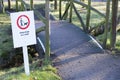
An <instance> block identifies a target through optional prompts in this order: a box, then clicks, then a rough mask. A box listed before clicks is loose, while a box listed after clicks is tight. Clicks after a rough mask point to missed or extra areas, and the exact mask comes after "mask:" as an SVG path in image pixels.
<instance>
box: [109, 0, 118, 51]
mask: <svg viewBox="0 0 120 80" xmlns="http://www.w3.org/2000/svg"><path fill="white" fill-rule="evenodd" d="M117 9H118V0H112V27H111V39H110V46H111V49H114V48H115V45H116V26H117Z"/></svg>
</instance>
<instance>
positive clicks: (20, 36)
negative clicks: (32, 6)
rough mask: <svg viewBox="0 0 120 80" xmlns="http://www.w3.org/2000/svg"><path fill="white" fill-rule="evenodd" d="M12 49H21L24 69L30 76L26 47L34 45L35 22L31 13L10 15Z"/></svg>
mask: <svg viewBox="0 0 120 80" xmlns="http://www.w3.org/2000/svg"><path fill="white" fill-rule="evenodd" d="M10 17H11V23H12V35H13V43H14V48H17V47H22V48H23V57H24V68H25V73H26V75H29V74H30V70H29V60H28V50H27V45H32V44H36V34H35V22H34V15H33V11H24V12H16V13H11V14H10Z"/></svg>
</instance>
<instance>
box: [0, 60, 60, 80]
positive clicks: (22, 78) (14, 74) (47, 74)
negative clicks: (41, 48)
mask: <svg viewBox="0 0 120 80" xmlns="http://www.w3.org/2000/svg"><path fill="white" fill-rule="evenodd" d="M40 62H41V60H38V61H35V62H33V63H32V64H31V65H30V69H31V72H30V75H29V76H26V74H25V73H24V71H23V67H18V68H11V69H6V70H1V71H0V80H61V78H60V77H59V76H57V75H56V73H57V70H56V69H55V68H53V67H52V66H51V65H44V66H42V67H40V66H39V64H40Z"/></svg>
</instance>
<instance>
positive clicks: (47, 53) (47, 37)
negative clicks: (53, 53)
mask: <svg viewBox="0 0 120 80" xmlns="http://www.w3.org/2000/svg"><path fill="white" fill-rule="evenodd" d="M45 17H46V28H45V41H46V44H45V45H46V49H45V62H46V64H48V63H49V60H50V14H49V0H46V5H45Z"/></svg>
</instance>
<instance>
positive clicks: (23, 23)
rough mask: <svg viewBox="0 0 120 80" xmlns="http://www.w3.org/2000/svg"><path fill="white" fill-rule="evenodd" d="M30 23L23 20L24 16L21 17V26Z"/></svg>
mask: <svg viewBox="0 0 120 80" xmlns="http://www.w3.org/2000/svg"><path fill="white" fill-rule="evenodd" d="M27 24H28V22H24V21H23V20H22V18H20V25H21V26H25V25H27Z"/></svg>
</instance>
